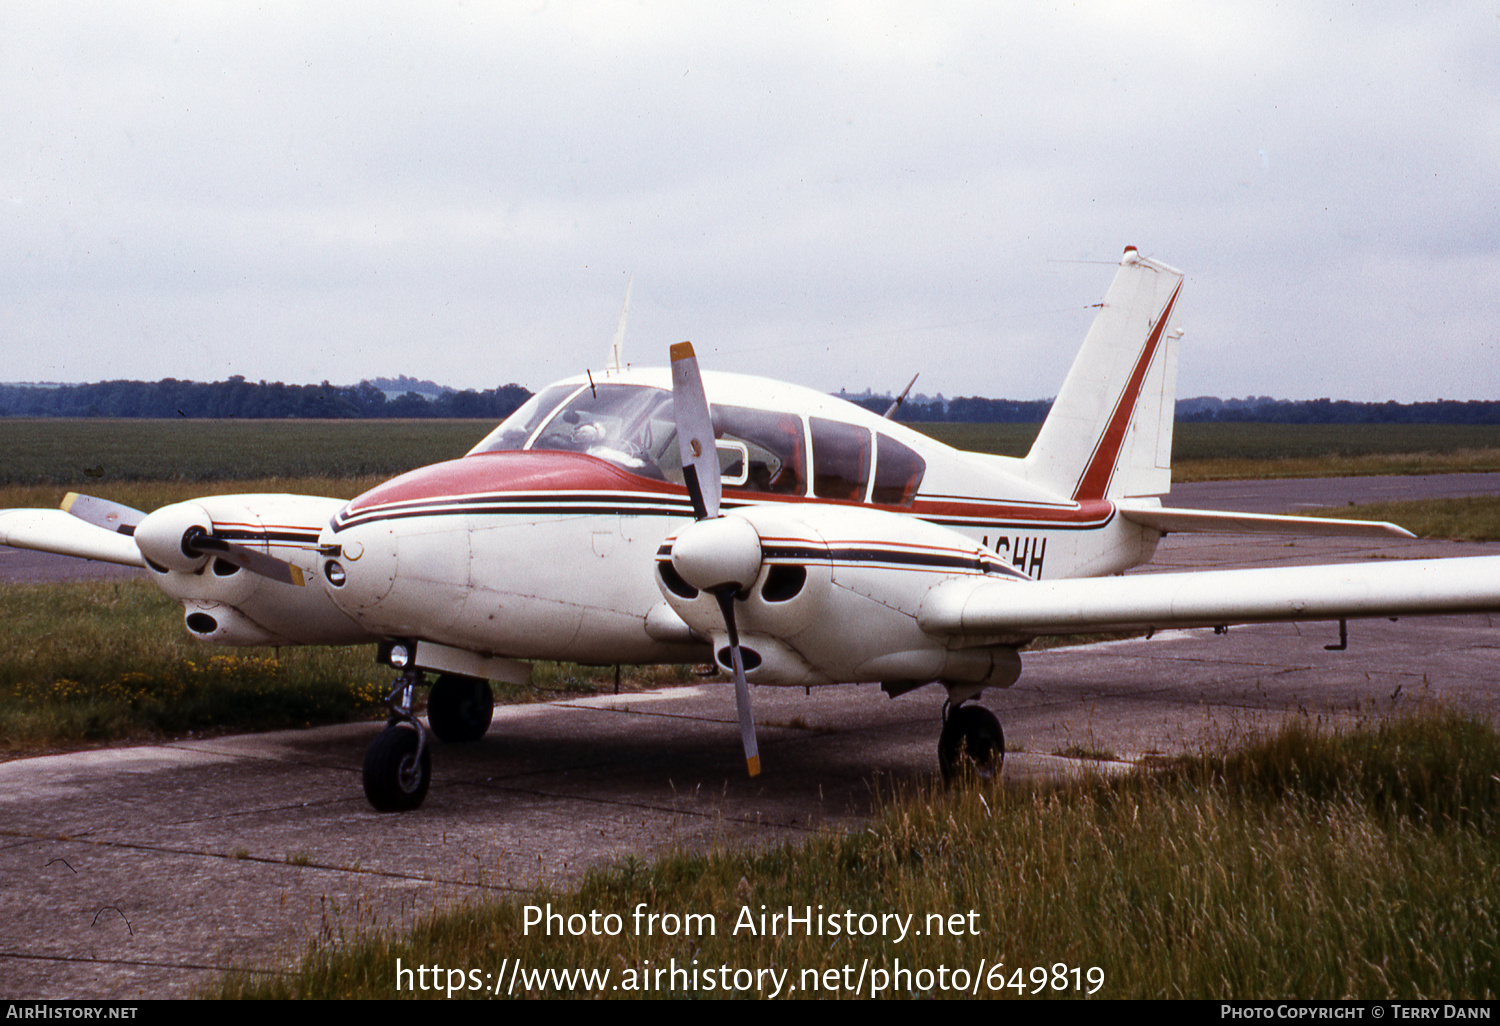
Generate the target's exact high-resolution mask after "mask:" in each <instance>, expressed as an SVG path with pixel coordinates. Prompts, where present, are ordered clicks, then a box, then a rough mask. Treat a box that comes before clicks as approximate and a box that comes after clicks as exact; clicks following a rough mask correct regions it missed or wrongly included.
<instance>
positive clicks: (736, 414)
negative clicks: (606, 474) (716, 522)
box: [470, 384, 807, 495]
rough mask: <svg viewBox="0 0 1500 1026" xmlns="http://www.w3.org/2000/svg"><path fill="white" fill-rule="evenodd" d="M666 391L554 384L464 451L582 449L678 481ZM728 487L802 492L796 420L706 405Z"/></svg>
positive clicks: (802, 462)
mask: <svg viewBox="0 0 1500 1026" xmlns="http://www.w3.org/2000/svg"><path fill="white" fill-rule="evenodd" d="M673 409H674V408H673V404H672V393H671V392H670V391H668V390H666V389H662V388H651V387H648V386H643V385H618V384H599V385H594V386H589V385H583V386H577V385H558V386H554V387H552V388H549V389H547V390H546V391H544V392H541V393H539V394H538V395H536V396H533V397H532V398H531V400H530V401H528V402H527V403H526V405H524V406H522V407H521V408H520V409H519V410H517V411H516V412H515V413H513V414H511V415H510V416H509V417H508V418H506V420H505V421H504V423H502V424H501V425H500V426H499V427H497V428H496V429H495V430H494V431H492V432H490V434H489V435H488V436H486V437H485V439H484V440H483V441H482V442H480V443H479V444H478V445H476V446H475V447H474V448H473V449H472V450H471V452H470V455H474V454H475V453H483V452H499V451H502V450H507V449H551V450H560V451H563V452H581V453H585V454H587V455H589V456H594V457H597V458H598V459H602V460H608V461H609V462H611V463H614V464H616V465H617V466H620V467H623V468H625V469H626V470H628V471H630V472H631V473H633V474H640V475H642V476H644V477H651V478H657V479H660V480H666V481H671V482H673V483H676V484H681V483H682V480H683V479H682V456H681V454H680V453H679V452H678V449H677V423H676V420H675V418H674V415H673ZM710 413H711V416H712V418H713V424H714V434H715V436H716V437H717V439H718V450H719V466H720V470H721V472H722V473H723V479H724V487H725V489H727V490H730V491H734V490H741V491H752V492H771V493H775V494H782V495H805V494H807V473H806V469H805V468H806V463H807V459H806V450H805V449H804V443H803V432H802V418H801V417H798V416H797V415H796V414H792V413H773V412H770V411H766V410H753V409H749V408H746V407H740V406H722V405H713V406H711V407H710Z"/></svg>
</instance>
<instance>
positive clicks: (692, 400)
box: [672, 342, 761, 777]
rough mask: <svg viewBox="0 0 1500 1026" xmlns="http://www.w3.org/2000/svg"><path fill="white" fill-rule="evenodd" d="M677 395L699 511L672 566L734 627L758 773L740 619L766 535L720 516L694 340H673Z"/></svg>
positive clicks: (739, 699)
mask: <svg viewBox="0 0 1500 1026" xmlns="http://www.w3.org/2000/svg"><path fill="white" fill-rule="evenodd" d="M672 398H673V404H672V405H673V408H674V410H675V411H676V418H677V445H678V448H679V450H680V451H681V453H682V475H683V478H684V480H685V481H686V483H687V490H688V496H689V497H690V498H691V499H692V501H693V513H694V514H695V516H696V518H697V520H696V522H695V523H693V524H690V525H689V526H687V527H685V528H684V529H683V530H681V531H679V532H678V534H677V540H676V541H675V542H673V544H672V566H673V568H674V569H676V570H677V572H678V573H679V574H681V575H682V577H683V580H685V581H687V582H688V583H689V584H692V585H693V586H694V587H697V588H699V589H700V590H702V591H707V592H710V593H712V594H713V596H714V598H715V599H717V600H718V603H719V612H720V613H721V614H723V617H724V627H725V629H726V630H727V631H728V633H729V661H730V666H731V668H732V669H733V671H734V702H735V706H736V707H737V708H738V710H739V718H740V741H741V742H742V743H743V744H744V747H745V766H746V767H747V768H748V769H749V771H750V775H751V776H752V777H755V776H759V775H760V748H759V746H758V745H757V744H756V742H755V716H754V714H753V713H752V712H751V709H750V685H749V682H748V681H746V680H745V660H744V657H743V655H742V654H741V652H740V632H739V629H738V627H737V626H736V625H735V620H734V597H735V595H736V594H738V593H739V592H740V591H741V590H743V589H744V588H747V587H749V586H750V585H751V584H752V583H754V581H755V577H756V575H757V574H758V573H759V572H760V561H761V550H760V537H759V536H758V535H757V534H756V533H755V528H753V527H751V526H750V524H749V523H748V522H746V521H744V520H741V519H740V518H739V517H721V516H720V515H719V504H720V501H721V500H722V498H723V490H724V485H723V481H722V480H721V471H720V469H719V450H718V446H717V445H716V444H715V442H714V425H713V419H712V417H711V416H710V415H709V412H708V398H707V397H706V396H705V395H704V393H703V376H702V375H701V374H700V373H699V370H698V357H697V356H696V355H695V354H694V353H693V345H692V343H691V342H679V343H677V344H676V345H674V346H673V347H672Z"/></svg>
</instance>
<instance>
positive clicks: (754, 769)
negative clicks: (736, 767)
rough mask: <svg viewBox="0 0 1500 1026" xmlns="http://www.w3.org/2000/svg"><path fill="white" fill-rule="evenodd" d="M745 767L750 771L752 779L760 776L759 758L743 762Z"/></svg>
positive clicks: (754, 757)
mask: <svg viewBox="0 0 1500 1026" xmlns="http://www.w3.org/2000/svg"><path fill="white" fill-rule="evenodd" d="M745 765H746V766H747V767H749V769H750V775H751V776H752V777H758V776H760V756H758V755H756V756H753V757H751V758H749V759H746V760H745Z"/></svg>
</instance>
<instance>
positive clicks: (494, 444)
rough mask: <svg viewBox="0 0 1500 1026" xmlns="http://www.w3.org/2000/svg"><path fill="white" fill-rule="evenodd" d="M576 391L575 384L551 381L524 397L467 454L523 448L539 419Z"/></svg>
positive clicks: (542, 418) (534, 431)
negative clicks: (513, 411)
mask: <svg viewBox="0 0 1500 1026" xmlns="http://www.w3.org/2000/svg"><path fill="white" fill-rule="evenodd" d="M577 391H578V386H577V385H553V386H552V387H551V388H544V389H542V391H540V392H538V393H537V394H536V395H534V396H532V397H531V398H530V399H528V400H526V402H525V403H523V404H522V405H521V408H520V409H518V410H517V411H516V412H515V413H512V414H511V415H510V416H509V417H506V418H505V419H504V420H503V421H501V422H500V426H499V427H497V428H495V430H493V431H491V432H490V433H489V434H487V435H485V436H484V438H483V439H482V440H481V441H480V443H479V444H478V445H476V446H474V448H472V449H470V450H469V455H470V456H472V455H474V454H475V453H476V452H500V451H502V450H504V449H524V448H526V440H527V439H529V438H530V437H531V436H532V435H533V434H535V433H536V429H537V428H538V427H540V426H541V424H542V422H543V421H545V420H546V419H547V417H548V416H549V415H550V414H551V413H552V411H553V410H555V409H557V407H558V405H559V404H560V403H562V401H563V400H564V399H566V398H568V396H570V395H572V394H573V393H574V392H577Z"/></svg>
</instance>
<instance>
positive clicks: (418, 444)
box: [0, 419, 1500, 505]
mask: <svg viewBox="0 0 1500 1026" xmlns="http://www.w3.org/2000/svg"><path fill="white" fill-rule="evenodd" d="M491 426H492V425H490V424H489V423H488V422H485V421H475V420H414V421H390V420H373V421H325V420H309V421H259V420H243V421H236V420H176V421H171V420H106V419H100V420H58V419H0V486H8V485H9V486H15V485H50V486H62V487H63V490H68V489H72V490H85V491H88V490H90V489H97V488H98V487H99V486H101V485H106V484H109V485H113V484H115V483H117V482H147V481H155V482H174V483H184V484H187V483H193V484H201V483H204V482H224V481H229V482H234V481H240V482H243V481H251V480H255V479H268V478H287V479H325V480H326V479H335V480H344V479H379V478H385V477H390V476H392V475H394V474H398V473H401V472H402V471H405V470H410V469H412V468H413V467H420V466H424V465H426V464H429V463H436V462H439V461H441V460H446V459H454V458H456V457H458V456H462V455H463V454H464V453H465V452H467V451H468V450H469V449H470V448H471V447H473V445H474V444H475V443H476V442H478V441H479V439H480V438H482V437H483V436H484V435H485V434H486V433H487V432H488V431H489V429H490V427H491ZM911 426H912V427H915V428H917V429H918V430H921V431H923V432H925V433H927V434H929V435H931V436H932V437H934V438H937V439H938V440H939V441H942V442H946V443H948V444H950V445H955V446H957V447H959V448H962V449H971V450H974V451H977V452H990V453H998V454H1001V455H1006V456H1024V455H1025V454H1026V450H1027V449H1028V448H1029V447H1030V445H1031V442H1032V439H1033V438H1035V437H1036V432H1037V428H1038V425H1035V424H914V425H911ZM1173 465H1174V471H1175V473H1174V477H1175V479H1176V480H1179V481H1192V480H1211V479H1216V478H1218V479H1223V478H1226V477H1237V478H1244V477H1315V476H1330V475H1333V476H1339V475H1345V474H1406V473H1417V472H1422V473H1441V472H1445V471H1455V470H1483V471H1500V425H1496V426H1490V425H1478V426H1474V425H1441V424H1416V425H1355V426H1341V425H1322V424H1313V425H1294V424H1179V425H1178V426H1177V429H1176V432H1175V435H1174V445H1173ZM230 490H236V489H230ZM238 490H244V489H238ZM9 504H10V503H9V502H8V501H6V500H4V499H3V497H0V505H9Z"/></svg>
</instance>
